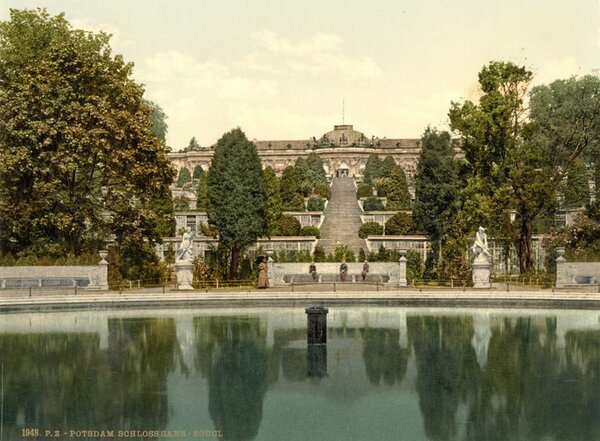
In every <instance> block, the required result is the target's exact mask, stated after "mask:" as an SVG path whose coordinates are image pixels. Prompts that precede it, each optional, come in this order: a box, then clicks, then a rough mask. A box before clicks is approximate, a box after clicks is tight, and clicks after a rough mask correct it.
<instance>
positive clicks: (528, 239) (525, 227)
mask: <svg viewBox="0 0 600 441" xmlns="http://www.w3.org/2000/svg"><path fill="white" fill-rule="evenodd" d="M532 236H533V221H531V220H523V223H522V224H521V232H520V233H519V239H518V240H517V253H518V255H519V269H520V271H521V274H525V273H533V272H535V265H534V261H533V241H532Z"/></svg>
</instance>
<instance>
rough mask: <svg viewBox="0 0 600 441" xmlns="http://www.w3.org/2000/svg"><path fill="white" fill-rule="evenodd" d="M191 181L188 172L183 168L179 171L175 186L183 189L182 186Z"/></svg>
mask: <svg viewBox="0 0 600 441" xmlns="http://www.w3.org/2000/svg"><path fill="white" fill-rule="evenodd" d="M191 180H192V175H190V171H189V170H188V169H187V168H186V167H183V168H182V169H181V170H179V176H178V177H177V186H178V187H183V184H186V183H188V182H190V181H191Z"/></svg>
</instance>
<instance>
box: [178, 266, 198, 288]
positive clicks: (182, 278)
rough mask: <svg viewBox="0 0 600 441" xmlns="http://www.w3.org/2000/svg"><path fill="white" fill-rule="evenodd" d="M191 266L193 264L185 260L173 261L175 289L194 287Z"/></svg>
mask: <svg viewBox="0 0 600 441" xmlns="http://www.w3.org/2000/svg"><path fill="white" fill-rule="evenodd" d="M193 267H194V265H193V264H192V262H189V261H187V260H180V261H178V262H176V263H175V272H176V273H177V289H180V290H190V289H194V287H193V286H192V280H193V277H194V276H193V274H192V269H193Z"/></svg>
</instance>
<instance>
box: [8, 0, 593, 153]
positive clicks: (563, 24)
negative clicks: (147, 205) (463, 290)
mask: <svg viewBox="0 0 600 441" xmlns="http://www.w3.org/2000/svg"><path fill="white" fill-rule="evenodd" d="M0 5H2V6H3V7H2V8H0V20H6V19H7V18H8V17H9V15H8V14H9V12H8V11H9V8H25V7H27V8H35V7H39V6H43V7H46V8H47V9H48V10H49V12H50V13H53V14H56V13H59V12H65V14H66V18H67V19H68V20H69V21H70V22H71V24H73V26H74V27H77V28H82V29H87V30H91V31H97V30H104V31H106V32H109V33H111V34H113V38H112V42H111V46H112V48H113V51H114V52H115V53H120V54H123V56H124V58H125V60H127V61H130V62H133V63H134V64H135V69H134V77H135V79H136V80H137V81H139V82H141V83H143V84H144V85H145V88H146V97H147V98H148V99H151V100H153V101H155V102H156V103H158V104H159V105H160V106H161V107H162V108H163V110H164V111H165V113H166V114H167V115H168V120H167V123H168V126H169V131H168V134H167V144H168V145H170V146H171V147H172V148H173V149H174V150H179V149H181V148H183V147H185V146H186V145H187V144H188V143H189V140H190V138H191V137H192V136H195V137H196V139H197V140H198V142H199V143H200V144H201V145H205V146H208V145H211V144H214V143H215V142H216V141H217V139H218V138H219V137H220V136H221V135H222V134H223V133H224V132H226V131H228V130H230V129H232V128H234V127H238V126H239V127H241V128H242V130H244V131H245V133H246V135H247V136H248V138H249V139H258V140H293V139H308V138H310V137H312V136H316V137H317V138H318V137H320V136H321V135H322V134H323V133H325V132H327V131H329V130H331V129H332V128H333V125H334V124H341V123H342V101H345V123H346V124H353V125H354V128H355V129H357V130H360V131H362V132H364V133H365V135H367V136H368V137H370V136H372V135H375V136H379V137H384V136H385V137H388V138H413V137H414V138H416V137H420V136H421V134H422V133H423V130H424V129H425V127H427V125H432V126H437V127H439V128H442V129H443V128H447V122H448V119H447V112H448V108H449V106H450V102H451V101H461V100H463V99H467V98H470V97H471V98H476V90H477V73H478V72H479V71H480V70H481V68H482V66H483V65H485V64H487V63H488V62H489V61H490V60H504V61H512V62H515V63H517V64H520V65H525V66H527V67H528V68H530V69H531V70H532V71H533V72H534V73H535V75H536V77H535V80H534V81H535V83H536V84H543V83H548V82H550V81H552V80H554V79H558V78H568V77H570V76H573V75H586V74H591V73H594V74H597V73H598V72H599V71H598V70H597V69H600V0H371V1H358V0H343V1H332V0H330V1H327V0H314V1H313V0H310V1H309V0H286V1H282V0H245V1H244V0H236V1H233V0H210V1H209V0H168V1H167V0H136V1H133V0H93V1H92V0H90V1H83V0H79V1H77V0H54V1H53V0H47V1H43V2H40V1H29V0H0Z"/></svg>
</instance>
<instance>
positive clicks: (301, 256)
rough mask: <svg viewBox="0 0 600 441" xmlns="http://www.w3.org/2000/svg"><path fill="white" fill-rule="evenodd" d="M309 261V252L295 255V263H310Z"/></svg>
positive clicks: (310, 258)
mask: <svg viewBox="0 0 600 441" xmlns="http://www.w3.org/2000/svg"><path fill="white" fill-rule="evenodd" d="M311 260H312V257H311V255H310V251H299V252H298V254H297V255H296V262H310V261H311Z"/></svg>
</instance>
